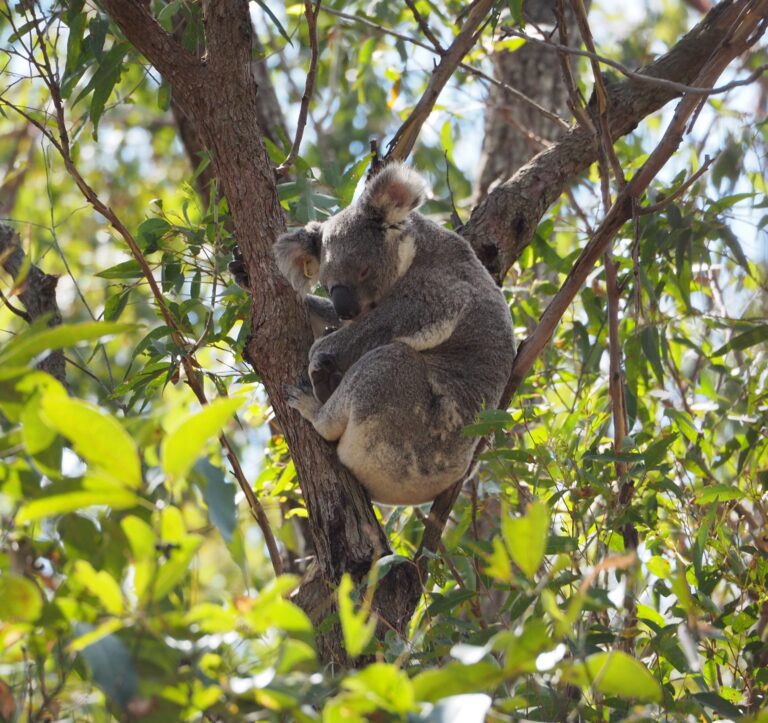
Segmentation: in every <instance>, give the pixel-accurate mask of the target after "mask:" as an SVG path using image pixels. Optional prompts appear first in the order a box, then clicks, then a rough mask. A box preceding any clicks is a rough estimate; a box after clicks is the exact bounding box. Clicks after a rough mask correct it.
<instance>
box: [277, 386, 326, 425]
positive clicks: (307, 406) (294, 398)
mask: <svg viewBox="0 0 768 723" xmlns="http://www.w3.org/2000/svg"><path fill="white" fill-rule="evenodd" d="M299 385H302V386H303V383H302V382H299ZM299 385H293V384H286V385H285V386H284V387H283V392H284V393H285V401H286V403H287V404H288V406H289V407H291V408H292V409H295V410H296V411H297V412H299V414H301V416H302V417H304V418H305V419H308V420H309V421H310V422H311V421H312V420H313V419H314V418H315V415H316V414H317V412H318V411H319V410H320V406H321V405H320V403H319V402H318V401H317V399H315V398H314V397H313V396H312V394H311V391H310V390H309V388H308V387H306V388H302V386H299Z"/></svg>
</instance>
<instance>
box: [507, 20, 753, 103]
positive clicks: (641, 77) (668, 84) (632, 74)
mask: <svg viewBox="0 0 768 723" xmlns="http://www.w3.org/2000/svg"><path fill="white" fill-rule="evenodd" d="M502 30H503V31H504V33H505V35H507V36H509V37H515V38H522V39H523V40H525V41H526V42H529V43H533V44H534V45H544V46H546V47H548V48H551V49H552V50H556V51H558V52H561V53H569V54H571V55H579V56H581V57H582V58H590V59H592V60H597V61H598V62H600V63H602V64H603V65H607V66H609V67H610V68H613V69H614V70H618V71H619V73H621V74H622V75H624V76H626V77H627V78H630V79H632V80H637V81H639V82H641V83H646V84H647V85H655V86H657V87H659V88H666V89H667V90H672V91H675V92H676V93H690V94H693V95H697V94H698V95H719V94H721V93H727V92H728V91H729V90H733V89H734V88H739V87H741V86H743V85H749V84H750V83H754V82H755V80H757V79H758V78H759V77H760V76H761V75H763V73H765V72H766V71H768V64H765V65H760V66H758V67H757V68H755V70H753V71H752V72H751V73H750V74H749V75H748V76H747V77H746V78H741V79H739V80H732V81H731V82H730V83H726V84H725V85H718V86H716V87H714V88H706V87H704V86H698V85H685V83H678V82H677V81H674V80H667V79H666V78H658V77H655V76H652V75H645V74H644V73H639V72H637V71H635V70H630V69H629V68H627V66H626V65H622V64H621V63H619V62H617V61H616V60H611V58H606V57H605V56H604V55H598V54H597V53H592V52H590V51H588V50H581V49H580V48H573V47H570V46H568V45H562V44H560V43H554V42H552V41H551V40H543V39H542V38H535V37H533V36H531V35H527V34H526V33H524V32H522V31H520V30H517V29H516V28H508V27H504V28H502Z"/></svg>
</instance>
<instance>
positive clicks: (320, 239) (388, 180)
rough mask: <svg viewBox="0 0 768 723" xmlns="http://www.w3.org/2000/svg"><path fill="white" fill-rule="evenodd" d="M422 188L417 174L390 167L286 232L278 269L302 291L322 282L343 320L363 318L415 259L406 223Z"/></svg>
mask: <svg viewBox="0 0 768 723" xmlns="http://www.w3.org/2000/svg"><path fill="white" fill-rule="evenodd" d="M424 192H425V183H424V181H423V180H422V179H421V177H420V176H419V175H418V174H417V173H415V172H414V171H412V170H410V169H409V168H406V167H405V166H403V165H401V164H390V165H388V166H386V167H385V168H384V169H383V170H382V171H380V172H379V173H378V175H376V176H375V177H374V178H373V179H372V180H371V181H370V183H369V184H368V185H367V186H366V188H365V190H364V191H363V193H362V195H361V196H360V198H359V199H358V200H357V201H356V202H355V203H353V204H352V205H351V206H350V207H349V208H346V209H344V210H343V211H341V212H340V213H338V214H336V215H335V216H333V217H332V218H329V219H328V220H327V221H325V222H323V223H317V222H312V223H310V224H307V225H306V226H305V227H304V228H302V229H299V230H297V231H292V232H291V233H287V234H283V235H282V236H281V237H280V238H279V239H278V240H277V242H276V243H275V246H274V252H275V258H276V259H277V265H278V267H279V268H280V271H282V273H283V274H284V275H285V277H286V278H287V279H288V281H290V282H291V285H292V286H293V288H294V289H296V290H297V291H298V292H300V293H302V294H306V293H308V292H309V291H311V290H312V288H313V287H314V286H315V285H317V284H321V285H322V286H324V287H325V289H326V291H327V292H328V295H329V297H330V299H331V301H332V302H333V306H334V308H335V309H336V313H337V314H338V315H339V318H341V319H356V318H358V317H360V316H362V315H363V314H365V313H367V312H368V311H370V310H371V309H373V308H374V307H375V306H376V305H377V304H378V303H379V302H380V301H381V299H382V298H383V297H384V296H386V294H387V292H388V291H389V289H390V288H391V286H392V285H393V284H394V283H395V282H396V281H397V280H398V279H399V278H400V277H401V276H402V275H403V274H405V273H406V271H407V270H408V267H409V266H410V264H411V261H413V256H414V254H415V251H416V249H415V246H414V241H413V238H412V237H411V236H409V235H408V234H407V232H406V224H405V223H404V221H405V219H406V218H407V217H408V214H409V213H411V211H413V210H414V209H416V208H418V206H420V205H421V203H422V201H423V200H424Z"/></svg>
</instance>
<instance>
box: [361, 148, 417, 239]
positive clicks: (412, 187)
mask: <svg viewBox="0 0 768 723" xmlns="http://www.w3.org/2000/svg"><path fill="white" fill-rule="evenodd" d="M426 190H427V184H426V183H425V182H424V179H422V177H421V176H420V175H419V174H418V173H416V171H412V170H411V169H410V168H408V167H407V166H404V165H403V164H402V163H390V164H389V165H388V166H386V167H384V168H383V169H382V170H381V171H379V173H378V174H377V175H375V176H374V177H373V178H372V179H371V181H370V183H369V184H368V185H367V186H366V187H365V190H364V191H363V195H362V196H361V197H360V202H361V203H363V204H366V205H368V206H370V207H371V208H373V209H374V210H375V211H377V212H378V213H380V214H381V215H382V216H383V217H384V221H385V222H386V223H389V224H394V223H399V222H400V221H402V220H403V219H404V218H405V217H406V216H407V215H408V214H409V213H410V212H411V211H413V210H414V209H415V208H418V207H419V206H421V204H422V203H423V202H424V195H425V193H426Z"/></svg>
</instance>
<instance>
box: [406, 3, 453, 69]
mask: <svg viewBox="0 0 768 723" xmlns="http://www.w3.org/2000/svg"><path fill="white" fill-rule="evenodd" d="M405 4H406V5H407V6H408V9H409V10H410V11H411V13H412V14H413V19H414V20H415V21H416V24H417V25H418V26H419V29H420V30H421V32H422V33H424V37H425V38H427V40H429V42H430V43H432V45H433V46H434V48H435V50H436V51H437V52H438V54H439V55H444V54H445V48H443V46H442V45H441V44H440V41H439V40H438V38H437V36H436V35H435V34H434V33H433V32H432V28H430V27H429V23H428V22H427V19H426V18H425V17H424V16H423V15H422V14H421V13H420V12H419V9H418V8H417V7H416V3H415V2H414V1H413V0H405Z"/></svg>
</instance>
